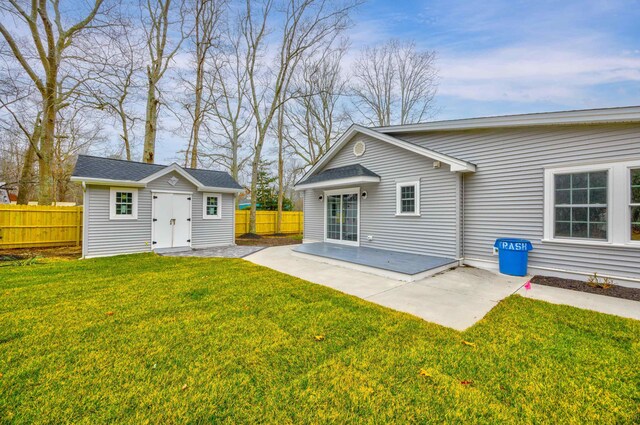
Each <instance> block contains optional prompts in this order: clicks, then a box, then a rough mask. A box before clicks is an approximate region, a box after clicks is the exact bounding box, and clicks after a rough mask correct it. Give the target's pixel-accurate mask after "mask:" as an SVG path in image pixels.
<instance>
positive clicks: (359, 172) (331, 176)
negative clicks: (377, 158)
mask: <svg viewBox="0 0 640 425" xmlns="http://www.w3.org/2000/svg"><path fill="white" fill-rule="evenodd" d="M347 179H348V181H349V182H353V183H355V179H357V180H358V182H365V181H366V182H379V181H380V176H379V175H377V174H376V173H374V172H373V171H371V170H369V169H368V168H366V167H363V166H362V165H361V164H353V165H345V166H343V167H336V168H328V169H326V170H322V171H321V172H319V173H318V174H314V175H312V176H310V177H309V178H308V179H306V180H301V181H299V182H298V183H296V189H297V190H300V189H305V188H310V187H314V186H315V185H316V184H317V183H325V182H332V181H334V182H336V183H338V182H344V181H345V180H347Z"/></svg>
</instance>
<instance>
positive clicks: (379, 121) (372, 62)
mask: <svg viewBox="0 0 640 425" xmlns="http://www.w3.org/2000/svg"><path fill="white" fill-rule="evenodd" d="M435 57H436V56H435V52H433V51H418V50H417V49H416V46H415V44H414V43H400V42H399V41H397V40H391V41H389V42H387V43H385V44H383V45H381V46H376V47H368V48H365V49H364V50H363V51H362V53H361V55H360V57H359V58H358V60H357V61H356V63H355V66H354V72H353V73H354V79H355V83H354V84H353V88H352V92H353V96H354V98H355V106H356V108H357V110H358V111H359V112H360V114H361V115H362V117H363V118H364V119H365V121H366V123H367V124H369V125H374V126H386V125H391V124H409V123H415V122H420V121H422V120H423V119H425V118H427V117H428V115H429V111H430V109H431V108H432V106H433V99H434V96H435V94H436V90H437V70H436V68H435Z"/></svg>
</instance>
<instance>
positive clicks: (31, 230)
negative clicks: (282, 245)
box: [0, 205, 304, 249]
mask: <svg viewBox="0 0 640 425" xmlns="http://www.w3.org/2000/svg"><path fill="white" fill-rule="evenodd" d="M277 217H278V213H277V211H257V212H256V221H257V223H256V230H257V232H258V234H260V235H269V234H273V233H275V232H276V220H277ZM303 221H304V220H303V213H302V211H285V212H283V213H282V233H288V234H298V233H302V226H303ZM235 231H236V235H242V234H244V233H248V232H249V211H248V210H243V211H236V229H235ZM81 242H82V207H49V206H40V205H0V249H2V248H34V247H54V246H69V245H80V243H81Z"/></svg>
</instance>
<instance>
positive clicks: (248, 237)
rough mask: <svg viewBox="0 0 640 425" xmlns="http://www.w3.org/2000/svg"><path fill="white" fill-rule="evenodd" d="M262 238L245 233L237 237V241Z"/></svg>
mask: <svg viewBox="0 0 640 425" xmlns="http://www.w3.org/2000/svg"><path fill="white" fill-rule="evenodd" d="M262 238H263V237H262V236H260V235H258V234H255V233H245V234H244V235H240V236H238V239H262Z"/></svg>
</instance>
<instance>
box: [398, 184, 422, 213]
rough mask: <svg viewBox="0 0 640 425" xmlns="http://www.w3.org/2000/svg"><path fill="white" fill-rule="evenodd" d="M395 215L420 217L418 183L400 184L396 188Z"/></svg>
mask: <svg viewBox="0 0 640 425" xmlns="http://www.w3.org/2000/svg"><path fill="white" fill-rule="evenodd" d="M396 198H397V200H396V203H397V205H396V215H420V182H419V181H413V182H402V183H398V184H397V187H396Z"/></svg>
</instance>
